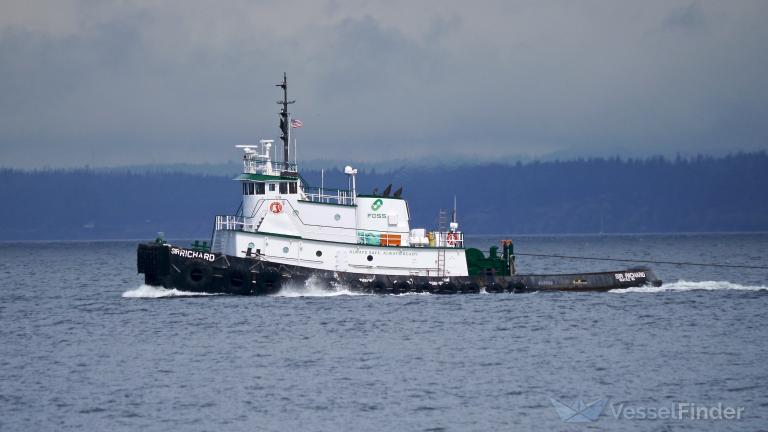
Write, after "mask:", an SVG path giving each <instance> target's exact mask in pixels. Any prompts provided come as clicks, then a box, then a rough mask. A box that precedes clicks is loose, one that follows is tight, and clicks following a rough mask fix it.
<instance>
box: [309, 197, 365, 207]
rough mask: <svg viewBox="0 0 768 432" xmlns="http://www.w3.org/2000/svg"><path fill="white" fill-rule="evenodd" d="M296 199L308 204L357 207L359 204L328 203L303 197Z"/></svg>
mask: <svg viewBox="0 0 768 432" xmlns="http://www.w3.org/2000/svg"><path fill="white" fill-rule="evenodd" d="M296 201H298V202H303V203H307V204H320V205H332V206H341V207H357V204H339V203H327V202H318V201H310V200H303V199H300V200H296Z"/></svg>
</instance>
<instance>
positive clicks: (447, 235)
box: [430, 231, 464, 248]
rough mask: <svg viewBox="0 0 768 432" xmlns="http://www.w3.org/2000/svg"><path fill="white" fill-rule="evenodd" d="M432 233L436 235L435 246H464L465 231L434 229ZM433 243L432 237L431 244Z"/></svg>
mask: <svg viewBox="0 0 768 432" xmlns="http://www.w3.org/2000/svg"><path fill="white" fill-rule="evenodd" d="M430 234H434V236H435V244H434V246H436V247H454V248H462V247H464V233H461V232H451V231H433V232H432V233H430ZM431 243H432V239H430V246H432V245H431Z"/></svg>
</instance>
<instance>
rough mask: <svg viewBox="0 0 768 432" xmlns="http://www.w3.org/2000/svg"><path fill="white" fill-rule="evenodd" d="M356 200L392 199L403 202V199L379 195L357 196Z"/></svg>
mask: <svg viewBox="0 0 768 432" xmlns="http://www.w3.org/2000/svg"><path fill="white" fill-rule="evenodd" d="M357 197H358V198H381V199H392V200H404V199H405V198H395V197H385V196H381V195H357Z"/></svg>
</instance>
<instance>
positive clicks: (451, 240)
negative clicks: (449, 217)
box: [445, 232, 459, 246]
mask: <svg viewBox="0 0 768 432" xmlns="http://www.w3.org/2000/svg"><path fill="white" fill-rule="evenodd" d="M458 241H459V235H458V234H456V233H453V232H449V233H448V235H447V236H446V237H445V243H446V244H447V245H448V246H455V245H456V242H458Z"/></svg>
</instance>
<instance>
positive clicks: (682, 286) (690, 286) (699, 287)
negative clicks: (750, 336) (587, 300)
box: [610, 280, 768, 293]
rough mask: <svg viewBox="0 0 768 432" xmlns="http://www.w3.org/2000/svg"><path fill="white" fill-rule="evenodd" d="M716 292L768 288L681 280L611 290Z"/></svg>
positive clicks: (766, 288)
mask: <svg viewBox="0 0 768 432" xmlns="http://www.w3.org/2000/svg"><path fill="white" fill-rule="evenodd" d="M715 290H737V291H760V290H768V286H752V285H741V284H737V283H733V282H727V281H700V282H692V281H684V280H680V281H677V282H672V283H668V284H664V285H662V286H660V287H653V286H643V287H635V288H623V289H615V290H611V291H610V292H612V293H656V292H668V291H715Z"/></svg>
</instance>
